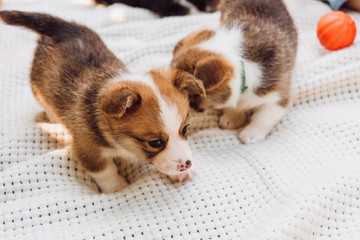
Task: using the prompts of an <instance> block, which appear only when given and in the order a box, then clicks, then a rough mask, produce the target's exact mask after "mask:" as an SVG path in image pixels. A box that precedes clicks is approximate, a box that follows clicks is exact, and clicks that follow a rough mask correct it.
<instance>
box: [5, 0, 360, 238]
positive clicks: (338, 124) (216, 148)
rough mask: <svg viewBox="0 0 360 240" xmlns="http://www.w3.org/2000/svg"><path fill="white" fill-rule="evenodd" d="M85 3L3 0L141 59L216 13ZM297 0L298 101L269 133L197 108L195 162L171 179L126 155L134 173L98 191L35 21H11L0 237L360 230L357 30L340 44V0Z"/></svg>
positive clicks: (159, 52) (164, 58)
mask: <svg viewBox="0 0 360 240" xmlns="http://www.w3.org/2000/svg"><path fill="white" fill-rule="evenodd" d="M86 3H87V1H83V0H67V1H65V0H52V1H49V0H4V1H3V3H2V9H17V10H26V11H41V12H47V13H52V14H55V15H57V16H60V17H63V18H65V19H68V20H76V21H78V22H80V23H83V24H85V25H87V26H89V27H91V28H92V29H94V30H95V31H96V32H97V33H99V34H100V35H101V37H102V39H103V40H104V41H105V43H106V44H107V45H108V47H109V48H110V49H111V50H112V51H113V52H114V53H115V54H116V55H117V56H118V57H119V58H120V59H121V60H122V61H124V63H125V64H126V65H127V66H128V67H129V68H130V69H149V68H151V67H158V66H167V65H168V64H169V62H170V60H171V54H172V49H173V47H174V45H175V44H176V43H177V41H179V40H180V39H181V38H182V37H184V36H185V35H187V34H188V33H190V32H192V31H194V30H197V29H201V28H204V27H208V28H214V27H216V26H217V24H218V21H219V14H218V13H214V14H198V15H191V16H186V17H170V18H163V19H161V18H158V17H157V16H156V15H154V14H152V13H151V12H149V11H147V10H144V9H134V8H130V7H127V6H124V5H120V4H118V5H113V6H110V7H108V8H103V7H97V6H94V5H87V4H86ZM288 3H289V9H290V10H291V12H292V14H293V15H294V19H295V22H296V25H297V27H298V31H299V51H298V59H297V65H296V68H295V70H294V74H293V82H294V88H293V92H294V105H293V106H292V107H291V108H290V109H289V111H288V113H287V115H286V116H285V118H284V119H283V120H282V121H281V123H279V124H278V125H277V126H276V127H275V129H274V130H273V131H272V132H271V134H270V135H269V136H268V138H267V139H266V141H264V142H261V143H257V144H254V145H242V144H240V143H239V141H238V140H237V138H236V131H230V130H227V131H226V130H220V129H219V128H218V127H217V116H216V115H215V113H211V114H203V115H197V116H194V118H193V121H192V125H191V129H190V137H189V141H190V144H191V147H192V149H193V154H194V156H195V159H196V160H195V162H196V163H195V164H196V165H197V167H198V172H197V175H196V176H195V177H194V178H193V179H192V180H191V181H187V182H185V183H182V184H172V183H171V182H170V181H169V180H168V179H167V178H166V177H164V176H161V175H160V174H159V173H158V172H157V171H156V170H154V169H153V168H152V167H151V166H149V165H147V164H145V163H144V164H140V163H134V164H130V165H126V166H125V165H124V164H123V165H121V166H120V167H121V168H122V169H123V171H122V173H123V174H124V175H126V176H127V178H128V180H129V181H130V182H131V186H130V187H129V188H128V189H125V190H124V191H122V192H119V193H116V194H100V193H98V192H97V188H96V185H95V183H94V182H93V181H92V180H91V179H90V178H89V176H87V175H86V174H85V173H84V170H83V168H82V167H81V166H80V165H79V163H78V162H77V161H76V159H73V158H71V154H70V152H69V147H68V145H69V144H68V143H69V141H70V137H69V136H68V134H67V133H66V132H65V131H64V129H63V128H62V126H60V125H56V124H49V123H48V122H46V120H45V119H46V118H45V117H44V113H43V112H42V111H43V110H42V108H41V107H40V106H39V105H38V104H37V102H36V101H35V99H34V97H33V95H32V93H31V90H30V86H29V71H30V66H31V60H32V57H33V51H34V48H35V40H36V35H35V34H34V33H32V32H30V31H28V30H25V29H21V28H19V27H13V26H5V25H4V24H3V23H0V135H1V137H0V170H1V172H0V213H1V214H0V215H1V219H0V220H1V221H0V239H247V240H248V239H360V200H359V197H360V189H359V188H360V144H359V143H360V140H359V139H360V92H359V90H360V38H359V37H358V38H357V39H356V40H355V43H354V44H353V45H352V46H351V47H349V48H346V49H343V50H340V51H335V52H329V51H327V50H325V49H324V48H323V47H321V46H320V45H319V43H318V41H317V39H316V24H317V21H318V19H319V18H320V17H321V16H322V15H323V14H325V13H327V12H329V11H330V8H329V6H328V5H326V4H324V3H322V2H319V1H315V0H297V1H295V0H289V1H288ZM350 14H351V16H352V17H353V18H354V19H355V21H356V22H357V25H358V26H360V13H355V12H350Z"/></svg>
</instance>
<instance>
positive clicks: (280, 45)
mask: <svg viewBox="0 0 360 240" xmlns="http://www.w3.org/2000/svg"><path fill="white" fill-rule="evenodd" d="M296 51H297V32H296V28H295V25H294V23H293V20H292V18H291V16H290V14H289V13H288V11H287V9H286V7H285V5H284V4H283V2H282V1H281V0H226V1H224V3H223V5H222V6H221V26H220V28H219V29H218V30H216V31H213V30H203V31H199V32H195V33H192V34H190V35H188V36H187V37H185V38H184V39H183V40H181V41H180V42H179V43H178V44H177V45H176V46H175V49H174V52H173V59H172V62H171V67H174V68H177V69H180V70H184V71H187V72H189V73H191V74H193V75H194V76H195V77H196V78H198V79H200V80H202V81H203V83H204V86H205V89H206V98H204V97H202V96H191V97H190V104H191V106H192V107H193V108H195V109H197V110H203V109H209V108H216V109H222V112H223V113H222V115H221V116H220V118H219V126H220V127H221V128H225V129H237V128H240V127H242V129H241V130H240V132H239V134H238V138H239V140H240V141H241V142H242V143H244V144H248V143H255V142H257V141H260V140H263V139H264V138H265V137H266V136H267V134H268V133H269V132H270V131H271V129H272V128H273V127H274V125H275V124H276V123H277V122H279V121H280V119H281V118H282V117H283V116H284V114H285V111H286V108H287V106H288V105H289V104H290V100H291V96H290V91H291V90H290V88H291V72H292V69H293V67H294V63H295V58H296Z"/></svg>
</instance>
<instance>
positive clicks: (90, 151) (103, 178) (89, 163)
mask: <svg viewBox="0 0 360 240" xmlns="http://www.w3.org/2000/svg"><path fill="white" fill-rule="evenodd" d="M80 140H81V139H80ZM80 140H79V139H74V145H73V152H74V155H75V156H76V157H77V159H78V160H79V161H80V162H81V164H82V165H83V167H84V168H85V170H86V172H87V173H88V174H89V175H90V176H91V177H92V178H93V179H94V180H95V182H96V184H97V185H98V187H99V188H100V190H101V192H103V193H112V192H118V191H120V190H122V189H124V188H126V187H127V186H129V184H128V183H127V181H126V179H125V178H124V177H122V176H120V175H119V174H118V168H117V166H116V164H115V163H114V161H113V159H110V158H108V159H105V158H104V157H103V156H102V155H101V153H100V150H99V149H98V148H97V147H96V145H95V144H91V142H86V140H84V139H82V141H80Z"/></svg>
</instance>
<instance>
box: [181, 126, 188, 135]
mask: <svg viewBox="0 0 360 240" xmlns="http://www.w3.org/2000/svg"><path fill="white" fill-rule="evenodd" d="M188 126H189V124H187V125H185V127H184V128H183V130H182V131H181V134H182V135H183V136H184V137H185V136H186V133H187V128H188Z"/></svg>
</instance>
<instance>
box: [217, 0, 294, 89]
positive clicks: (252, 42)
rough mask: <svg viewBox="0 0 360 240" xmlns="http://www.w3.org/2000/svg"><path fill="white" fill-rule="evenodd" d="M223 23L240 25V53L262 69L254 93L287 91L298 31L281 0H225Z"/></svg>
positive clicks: (222, 10) (230, 25)
mask: <svg viewBox="0 0 360 240" xmlns="http://www.w3.org/2000/svg"><path fill="white" fill-rule="evenodd" d="M221 13H222V15H221V24H222V26H223V27H228V28H231V27H234V26H239V27H240V28H241V29H242V32H243V37H244V43H243V44H244V45H243V50H244V51H243V57H244V58H245V59H246V60H249V61H252V62H255V63H258V64H260V65H261V66H262V67H263V69H264V73H263V74H264V75H263V79H266V81H262V83H263V84H262V85H261V86H260V87H259V88H258V90H257V94H259V95H262V94H266V93H268V92H270V91H273V90H275V89H279V88H280V89H281V88H284V92H286V91H288V87H289V85H290V78H291V77H290V75H291V70H292V68H293V67H294V64H295V58H296V51H297V31H296V28H295V25H294V22H293V19H292V18H291V16H290V14H289V12H288V10H287V9H286V6H285V5H284V3H283V2H282V0H225V2H224V4H223V5H222V8H221Z"/></svg>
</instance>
